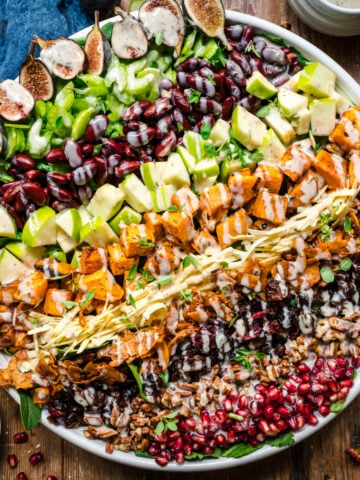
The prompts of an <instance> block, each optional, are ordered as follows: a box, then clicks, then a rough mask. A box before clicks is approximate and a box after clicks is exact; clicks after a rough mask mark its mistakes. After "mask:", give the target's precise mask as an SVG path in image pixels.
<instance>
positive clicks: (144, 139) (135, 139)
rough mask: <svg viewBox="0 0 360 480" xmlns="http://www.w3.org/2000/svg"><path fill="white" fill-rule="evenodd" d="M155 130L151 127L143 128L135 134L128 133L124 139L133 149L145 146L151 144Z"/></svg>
mask: <svg viewBox="0 0 360 480" xmlns="http://www.w3.org/2000/svg"><path fill="white" fill-rule="evenodd" d="M155 134H156V130H155V128H152V127H144V128H141V129H140V130H138V131H137V132H128V133H127V134H126V139H127V141H128V142H129V143H130V145H132V146H133V147H140V146H141V145H146V144H147V143H149V142H151V140H152V139H153V138H154V137H155Z"/></svg>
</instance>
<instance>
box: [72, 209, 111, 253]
mask: <svg viewBox="0 0 360 480" xmlns="http://www.w3.org/2000/svg"><path fill="white" fill-rule="evenodd" d="M118 241H119V237H118V236H117V235H116V234H115V233H114V231H113V230H112V228H111V227H110V226H109V225H108V224H107V223H106V222H105V220H104V219H103V218H102V217H100V216H99V217H94V218H93V219H92V220H90V222H89V223H87V224H86V225H84V226H83V227H82V228H81V230H80V242H81V243H82V242H85V243H88V244H89V245H90V246H91V247H94V248H98V247H101V248H105V247H106V245H107V244H108V243H114V242H118Z"/></svg>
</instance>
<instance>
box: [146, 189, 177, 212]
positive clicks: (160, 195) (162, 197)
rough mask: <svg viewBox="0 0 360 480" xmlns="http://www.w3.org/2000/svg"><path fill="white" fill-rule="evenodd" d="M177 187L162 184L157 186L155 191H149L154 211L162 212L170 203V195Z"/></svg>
mask: <svg viewBox="0 0 360 480" xmlns="http://www.w3.org/2000/svg"><path fill="white" fill-rule="evenodd" d="M176 190H177V188H176V187H175V186H174V185H163V186H161V187H158V188H157V189H156V190H155V191H152V192H150V193H151V198H152V202H153V206H154V212H156V213H158V212H164V211H165V210H167V209H168V208H169V207H170V205H171V197H172V196H173V195H174V193H175V192H176Z"/></svg>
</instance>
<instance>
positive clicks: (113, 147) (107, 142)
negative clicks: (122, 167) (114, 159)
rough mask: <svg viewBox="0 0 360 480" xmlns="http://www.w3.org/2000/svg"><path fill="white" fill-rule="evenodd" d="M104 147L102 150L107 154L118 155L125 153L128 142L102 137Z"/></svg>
mask: <svg viewBox="0 0 360 480" xmlns="http://www.w3.org/2000/svg"><path fill="white" fill-rule="evenodd" d="M102 143H103V148H102V151H104V153H106V154H107V155H111V154H113V153H117V154H118V155H123V154H124V151H125V146H126V143H125V142H123V143H119V142H117V141H115V140H113V139H111V138H102Z"/></svg>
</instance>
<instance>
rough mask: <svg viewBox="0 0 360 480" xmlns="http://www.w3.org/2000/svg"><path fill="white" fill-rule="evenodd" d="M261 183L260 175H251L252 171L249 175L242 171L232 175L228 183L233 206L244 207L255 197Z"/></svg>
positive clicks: (234, 207) (233, 207)
mask: <svg viewBox="0 0 360 480" xmlns="http://www.w3.org/2000/svg"><path fill="white" fill-rule="evenodd" d="M245 170H247V169H245ZM259 183H260V179H259V177H256V176H255V175H251V173H250V174H249V175H243V174H240V173H237V174H234V175H230V176H229V178H228V185H229V189H230V195H231V208H232V209H234V210H235V209H236V208H239V207H242V206H243V205H245V204H246V203H247V202H248V201H249V200H251V199H252V198H253V197H255V195H256V192H257V187H258V185H259Z"/></svg>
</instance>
